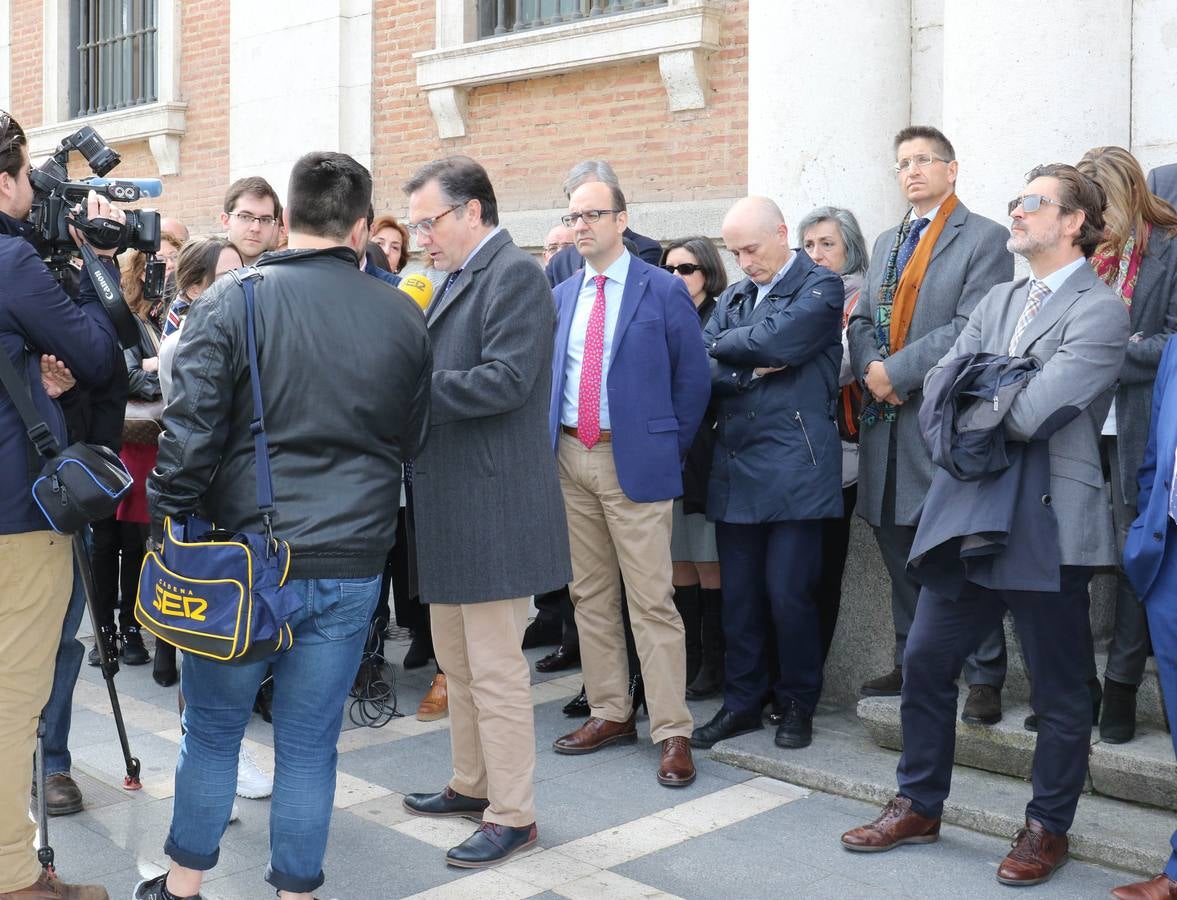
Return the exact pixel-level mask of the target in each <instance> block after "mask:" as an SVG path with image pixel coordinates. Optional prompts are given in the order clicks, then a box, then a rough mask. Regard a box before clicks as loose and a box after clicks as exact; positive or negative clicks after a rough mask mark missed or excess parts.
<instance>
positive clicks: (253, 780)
mask: <svg viewBox="0 0 1177 900" xmlns="http://www.w3.org/2000/svg"><path fill="white" fill-rule="evenodd" d="M272 793H274V779H273V778H271V777H270V776H269V775H267V774H266V773H265V772H263V771H262V770H261V769H260V768H258V764H257V763H256V762H254V760H253V757H252V756H250V755H249V751H248V750H246V749H245V745H244V744H242V745H241V753H240V754H239V755H238V756H237V796H238V797H245V798H246V799H247V800H260V799H261V798H262V797H268V796H270V794H272Z"/></svg>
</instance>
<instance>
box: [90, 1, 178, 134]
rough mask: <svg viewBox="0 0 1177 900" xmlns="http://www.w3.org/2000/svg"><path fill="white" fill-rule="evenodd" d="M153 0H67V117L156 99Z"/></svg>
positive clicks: (157, 63) (154, 2)
mask: <svg viewBox="0 0 1177 900" xmlns="http://www.w3.org/2000/svg"><path fill="white" fill-rule="evenodd" d="M156 5H157V0H70V44H71V46H72V47H73V54H72V56H71V65H70V93H69V111H70V116H71V118H77V117H79V116H89V115H93V114H95V113H101V112H108V111H110V110H113V109H124V108H126V107H128V106H138V105H139V104H141V103H151V102H153V101H155V100H156V99H157V91H158V82H157V74H158V71H157V70H158V66H159V62H158V55H157V52H156V27H157V23H158V18H157V9H156Z"/></svg>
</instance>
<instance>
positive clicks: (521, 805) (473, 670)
mask: <svg viewBox="0 0 1177 900" xmlns="http://www.w3.org/2000/svg"><path fill="white" fill-rule="evenodd" d="M530 602H531V598H530V597H520V598H518V599H515V600H493V601H491V602H489V603H453V604H444V603H434V604H431V605H430V607H429V623H430V629H431V631H432V632H433V650H434V652H435V653H436V655H437V665H438V667H439V668H440V669H441V671H443V672H445V677H446V688H447V690H448V692H449V704H450V748H451V751H452V753H453V757H454V777H453V778H452V779H450V787H451V788H452V789H453V790H455V791H457V792H458V793H459V794H464V795H466V796H467V797H479V798H482V797H485V798H487V799H488V800H490V806H489V807H488V808H487V810H486V812H485V813H483V815H482V818H483V821H486V822H495V823H497V824H499V825H506V826H508V827H510V828H522V827H523V826H525V825H530V824H532V823H533V822H534V821H535V717H534V712H533V710H532V706H531V670H530V669H529V668H528V667H527V660H526V658H524V656H523V650H522V649H521V648H522V644H523V630H524V629H525V628H526V627H527V610H528V605H529V604H530Z"/></svg>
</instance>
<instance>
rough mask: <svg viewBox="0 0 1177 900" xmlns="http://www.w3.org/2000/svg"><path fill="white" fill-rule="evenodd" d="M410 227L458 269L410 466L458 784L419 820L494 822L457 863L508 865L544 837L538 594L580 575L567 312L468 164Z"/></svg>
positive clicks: (421, 809)
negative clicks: (559, 363)
mask: <svg viewBox="0 0 1177 900" xmlns="http://www.w3.org/2000/svg"><path fill="white" fill-rule="evenodd" d="M405 192H406V193H407V194H408V195H409V230H410V231H412V232H414V233H415V234H416V236H417V243H418V244H419V245H420V247H421V248H422V249H423V250H425V251H426V253H428V255H429V259H430V261H431V262H432V264H433V266H434V268H436V269H437V270H438V271H440V272H446V273H448V275H447V277H446V279H445V283H444V285H443V286H442V288H441V290H440V291H438V293H437V294H436V295H435V296H434V298H433V300H432V302H431V303H430V305H429V308H428V309H427V310H426V314H425V316H426V324H427V325H428V328H429V336H430V339H431V340H432V342H433V346H434V356H433V365H434V369H433V391H432V402H433V417H432V420H431V427H430V437H429V439H430V441H431V442H432V444H433V446H432V447H430V448H427V449H426V450H425V451H423V452H422V453H421V454H420V455H419V456H418V457H417V459H416V462H415V465H414V470H413V500H414V521H415V524H416V527H417V561H418V579H419V585H420V589H421V599H422V600H423V601H424V602H426V603H428V604H430V608H429V613H430V622H431V627H432V632H433V647H434V650H435V651H436V654H437V663H438V665H439V666H440V667H441V669H442V671H444V672H445V674H446V677H447V681H448V689H449V706H450V722H451V729H450V738H451V749H452V753H453V777H452V778H451V779H450V781H449V784H448V785H446V787H445V788H444V789H443V790H442V791H440V792H438V793H432V794H430V793H424V794H410V795H408V796H407V797H406V798H405V801H404V803H405V806H406V808H407V809H408V810H409V811H410V812H412V813H416V814H417V815H424V816H461V815H469V816H474V817H478V816H481V818H482V825H481V827H480V828H479V829H478V830H477V831H476V832H475V833H474V834H473V835H472V836H471V837H469V838H467V839H466V840H465V841H464V842H463V843H461V844H459V845H458V846H457V847H454V848H452V849H451V850H450V851H449V853H448V854H447V855H446V862H447V863H449V864H450V865H454V866H462V867H466V868H478V867H483V866H491V865H496V864H497V863H500V862H502V861H503V860H505V859H507V858H508V857H510V856H511V855H512V854H514V853H517V852H518V851H520V850H522V849H524V848H525V847H529V846H531V845H532V844H534V843H535V840H536V828H535V794H534V787H533V782H534V774H535V725H534V718H533V715H532V706H531V688H530V682H531V679H530V671H529V670H528V666H527V660H526V659H524V657H523V651H522V649H521V648H520V644H521V641H522V637H523V630H524V628H525V626H526V625H527V611H528V606H529V604H530V601H531V595H532V594H539V593H543V592H545V591H552V590H555V589H556V588H559V587H563V586H564V585H565V584H567V583H568V582H569V581H571V580H572V564H571V562H570V560H569V553H568V527H567V524H566V523H565V519H564V501H563V497H562V495H561V493H560V484H559V480H558V478H557V475H556V462H555V459H554V458H553V457H552V449H551V444H550V440H549V435H548V397H549V394H550V392H551V379H552V376H551V362H552V331H553V329H554V327H555V320H556V311H555V307H554V306H553V304H552V296H551V292H550V291H549V289H548V284H547V279H545V278H544V273H543V271H542V270H541V269H540V268H539V266H538V265H537V264H536V263H535V261H534V260H532V259H531V258H530V257H529V256H528V255H527V254H526V253H524V252H523V251H522V250H520V249H519V248H518V247H516V246H515V244H514V243H513V242H512V241H511V236H510V235H509V234H508V233H507V232H506V231H503V230H502V229H501V228H499V226H498V221H499V218H498V206H497V203H496V200H495V194H494V188H493V187H492V186H491V183H490V178H489V177H488V176H487V174H486V170H485V169H483V168H482V166H480V165H479V164H478V163H477V162H475V161H474V160H472V159H470V158H469V157H465V156H453V157H449V158H447V159H442V160H439V161H437V162H433V163H429V164H428V165H426V166H424V167H423V168H421V169H420V170H419V171H418V172H417V173H416V174H415V175H414V176H413V177H412V178H411V179H410V180H409V182H408V183H407V184H406V185H405Z"/></svg>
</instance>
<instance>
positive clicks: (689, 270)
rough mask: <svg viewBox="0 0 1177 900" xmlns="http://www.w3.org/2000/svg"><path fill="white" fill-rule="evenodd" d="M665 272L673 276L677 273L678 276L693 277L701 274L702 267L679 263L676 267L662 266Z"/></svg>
mask: <svg viewBox="0 0 1177 900" xmlns="http://www.w3.org/2000/svg"><path fill="white" fill-rule="evenodd" d="M662 268H664V269H665V270H666V271H667V272H669V273H670V274H671V275H673V274H674V273H675V272H677V273H678V274H679V275H682V276H684V277H685V276H687V275H694V274H695V273H696V272H702V271H703V267H702V266H700V265H696V264H695V263H679V264H678V265H677V266H663V267H662Z"/></svg>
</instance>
